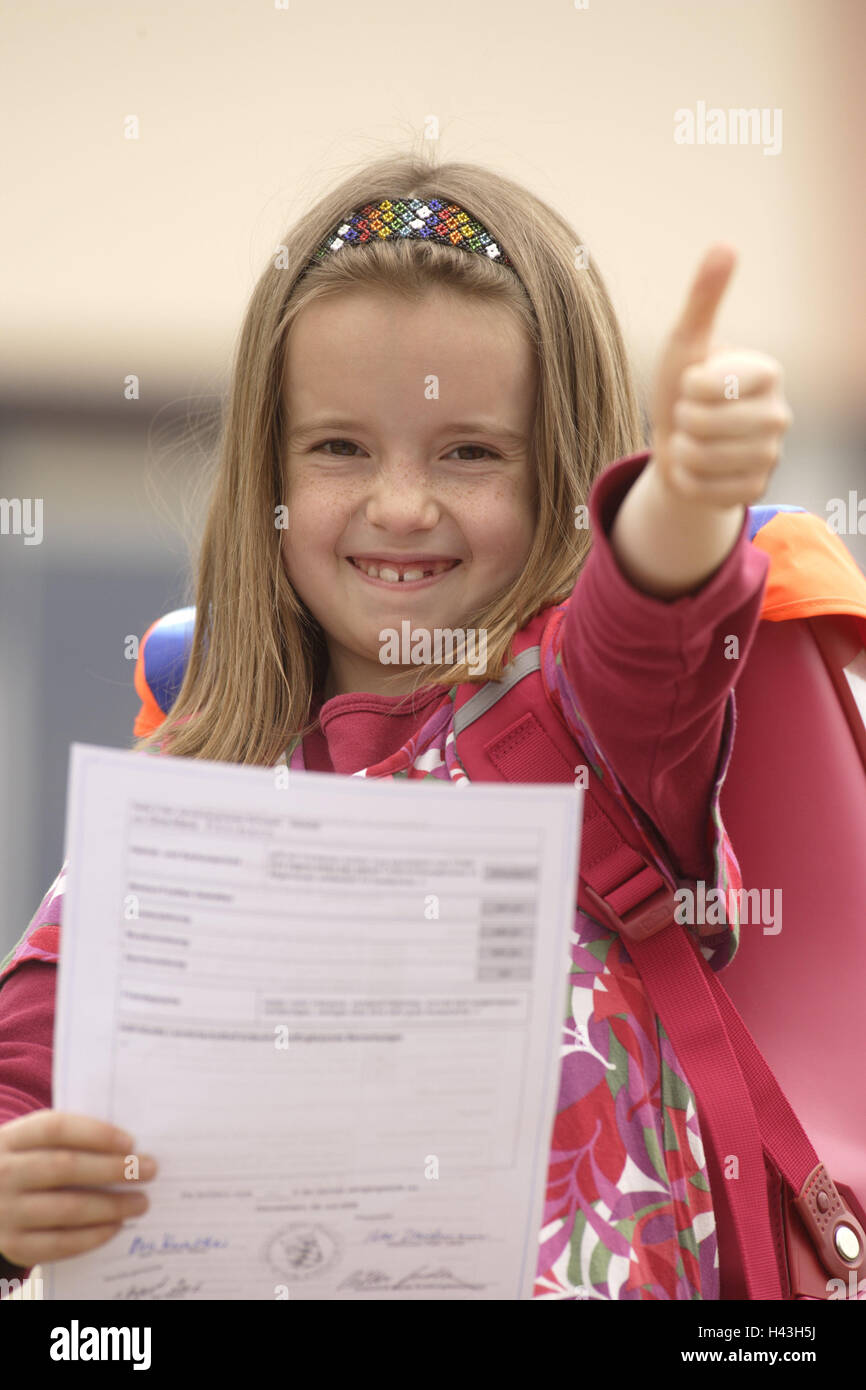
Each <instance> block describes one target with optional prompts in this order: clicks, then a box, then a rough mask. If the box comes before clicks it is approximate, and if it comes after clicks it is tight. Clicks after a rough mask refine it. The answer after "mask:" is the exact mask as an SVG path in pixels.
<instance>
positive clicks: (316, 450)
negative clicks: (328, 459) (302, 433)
mask: <svg viewBox="0 0 866 1390" xmlns="http://www.w3.org/2000/svg"><path fill="white" fill-rule="evenodd" d="M326 444H348V446H349V448H350V449H357V447H358V446H357V444H353V443H352V441H351V440H350V439H323V440H322V442H321V444H314V445H313V452H314V453H319V452H324V448H325V445H326ZM333 457H336V458H352V455H351V454H344V453H338V454H336V455H334V456H333Z"/></svg>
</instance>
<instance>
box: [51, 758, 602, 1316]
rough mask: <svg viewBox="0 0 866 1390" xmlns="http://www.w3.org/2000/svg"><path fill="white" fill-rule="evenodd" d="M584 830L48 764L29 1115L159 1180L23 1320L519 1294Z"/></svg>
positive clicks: (564, 821)
mask: <svg viewBox="0 0 866 1390" xmlns="http://www.w3.org/2000/svg"><path fill="white" fill-rule="evenodd" d="M582 810H583V791H582V789H581V788H579V787H573V786H568V785H558V786H545V785H541V784H538V785H520V786H506V785H505V784H491V783H474V784H472V785H471V786H470V785H468V784H463V785H460V786H454V785H450V784H448V783H444V782H438V781H434V780H433V779H428V780H425V781H418V782H409V781H404V782H400V781H397V782H392V781H384V780H377V779H367V778H363V777H341V776H336V775H331V774H326V773H305V772H288V770H287V769H286V768H282V769H270V768H251V767H241V766H237V765H233V764H223V763H215V762H204V761H199V760H195V759H186V758H171V757H164V756H162V757H154V756H148V755H146V754H142V753H137V752H132V751H130V752H117V751H114V750H112V749H107V748H98V747H92V746H89V745H84V744H74V745H73V746H72V750H71V759H70V777H69V799H68V811H67V831H66V855H67V857H68V859H69V870H68V878H67V891H66V898H65V904H64V916H63V925H62V930H61V947H60V966H59V972H60V973H59V983H58V1008H57V1020H56V1030H55V1046H54V1078H53V1080H54V1097H53V1104H54V1107H55V1108H56V1109H59V1110H71V1111H75V1112H78V1113H81V1114H85V1115H92V1116H95V1117H97V1118H99V1119H104V1120H108V1121H110V1122H111V1123H113V1124H116V1125H118V1126H119V1127H120V1128H122V1129H125V1130H128V1131H129V1132H130V1133H131V1134H132V1135H133V1136H134V1138H135V1147H136V1152H138V1153H151V1154H153V1155H154V1156H155V1158H156V1159H157V1162H158V1163H159V1173H158V1175H157V1177H156V1178H155V1179H153V1180H152V1181H151V1182H148V1183H145V1184H144V1185H143V1186H144V1190H145V1191H146V1192H147V1193H148V1195H149V1197H150V1208H149V1210H148V1211H147V1212H146V1213H145V1214H144V1216H143V1217H138V1218H135V1219H134V1220H132V1221H130V1222H128V1223H126V1224H125V1225H124V1226H123V1227H122V1228H121V1230H120V1231H119V1232H118V1233H117V1234H116V1235H115V1236H114V1237H113V1238H112V1239H111V1240H110V1241H109V1242H107V1243H106V1244H105V1245H103V1246H101V1247H100V1248H99V1249H98V1250H95V1251H93V1252H91V1253H90V1254H87V1255H82V1256H78V1257H75V1258H72V1259H67V1260H61V1261H58V1262H57V1263H55V1264H53V1265H46V1266H45V1267H44V1277H45V1284H44V1288H45V1296H46V1297H47V1298H55V1299H63V1298H72V1299H79V1298H81V1299H105V1300H128V1299H269V1300H274V1299H280V1298H288V1299H370V1298H373V1299H399V1300H412V1299H423V1300H431V1299H520V1298H530V1297H531V1296H532V1290H533V1282H534V1276H535V1271H536V1264H537V1259H538V1244H539V1232H540V1229H541V1223H542V1219H543V1205H544V1191H545V1184H546V1178H547V1166H548V1158H549V1150H550V1137H551V1129H552V1125H553V1120H554V1116H555V1109H556V1100H557V1092H558V1083H559V1070H560V1045H561V1031H562V1023H563V1019H564V1017H565V1014H566V1012H567V1007H566V1006H567V998H568V985H569V960H570V950H569V946H570V935H571V931H572V928H573V922H574V905H575V893H576V881H577V879H576V875H577V863H578V853H579V836H580V826H581V819H582ZM120 1186H122V1185H118V1189H119V1188H120ZM126 1190H129V1186H128V1185H127V1189H126Z"/></svg>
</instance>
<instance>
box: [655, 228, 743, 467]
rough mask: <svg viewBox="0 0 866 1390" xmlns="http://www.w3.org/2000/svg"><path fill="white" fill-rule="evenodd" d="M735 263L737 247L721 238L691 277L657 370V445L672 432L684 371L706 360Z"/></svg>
mask: <svg viewBox="0 0 866 1390" xmlns="http://www.w3.org/2000/svg"><path fill="white" fill-rule="evenodd" d="M736 263H737V251H736V248H735V247H733V246H729V245H728V244H727V243H726V242H719V243H717V244H716V245H715V246H712V247H710V249H709V250H708V251H707V252H706V254H705V256H704V258H703V260H702V261H701V264H700V266H699V267H698V270H697V273H696V274H695V277H694V279H693V280H692V283H691V287H690V289H689V293H688V296H687V298H686V302H685V304H684V306H683V309H682V312H681V313H680V316H679V318H678V319H677V321H676V323H675V324H674V327H673V330H672V332H671V334H670V336H669V338H668V340H667V343H666V344H665V347H664V350H663V352H662V355H661V359H660V361H659V365H658V369H657V371H656V379H655V386H654V390H653V399H652V409H651V429H652V437H653V441H654V443H655V444H656V445H658V444H661V443H662V442H663V440H664V439H666V438H667V436H668V435H669V434H670V432H671V429H672V416H673V409H674V406H675V404H676V402H677V399H678V398H679V392H680V378H681V377H682V374H683V372H684V371H685V369H686V367H690V366H691V365H692V364H693V363H696V362H703V360H704V358H705V357H706V356H707V355H708V352H709V348H710V342H711V339H712V333H713V326H714V323H715V318H716V313H717V311H718V308H719V305H720V303H721V301H722V296H723V295H724V293H725V290H726V289H727V287H728V284H729V282H730V279H731V276H732V275H733V272H734V267H735V266H736Z"/></svg>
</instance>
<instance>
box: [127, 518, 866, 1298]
mask: <svg viewBox="0 0 866 1390" xmlns="http://www.w3.org/2000/svg"><path fill="white" fill-rule="evenodd" d="M748 510H749V522H748V525H749V536H750V539H751V540H752V543H753V544H755V545H757V546H758V547H760V548H762V549H764V550H765V551H766V552H767V553H768V554H769V556H770V570H769V573H768V576H767V583H766V587H765V592H764V599H763V606H762V612H761V622H760V623H759V626H758V631H757V633H756V636H755V638H754V641H753V645H752V648H751V651H750V654H749V659H748V662H747V663H746V666H745V668H744V670H743V672H742V673H741V674H740V677H739V679H738V682H737V685H736V691H735V697H736V713H737V719H736V734H735V737H734V744H733V750H732V754H731V761H730V765H729V769H728V774H727V777H726V780H725V784H724V787H723V789H722V796H721V802H722V814H723V819H724V822H725V826H726V828H727V830H728V833H729V835H730V838H731V841H732V843H733V845H734V848H735V852H736V855H737V859H738V862H739V865H740V868H741V872H742V883H741V884H738V885H735V886H736V887H739V886H743V887H746V888H747V887H749V886H750V885H758V886H762V885H764V886H765V885H767V884H779V885H781V886H782V892H783V900H784V902H785V912H784V931H782V932H781V933H780V934H779V938H778V941H777V942H774V951H773V953H772V957H771V953H770V952H769V951H767V949H766V947H765V946H762V944H761V938H760V937H758V936H757V935H756V934H755V933H753V932H750V931H749V930H745V931H743V930H741V932H740V944H739V948H738V951H737V954H736V956H735V958H734V961H733V962H732V963H731V965H729V966H728V967H727V968H726V969H725V971H724V974H725V980H726V982H730V983H729V988H728V989H726V988H725V987H724V986H723V985H722V983H721V981H720V980H719V978H718V974H717V973H716V971H714V970H713V969H712V968H711V967H710V966H709V965H708V963H707V961H706V960H705V959H704V957H703V955H702V954H701V951H700V949H699V947H698V945H697V943H696V941H695V940H694V938H693V937H692V936H691V935H690V934H689V932H688V931H687V929H686V927H685V926H684V925H681V924H680V923H679V922H678V921H677V920H676V918H675V908H676V902H675V899H674V892H675V889H676V887H677V885H678V884H679V885H680V886H682V884H683V882H684V881H683V880H682V879H677V878H676V877H675V875H674V872H673V870H670V871H669V873H668V875H667V878H666V877H664V876H663V875H662V874H661V873H660V872H659V870H658V868H657V866H656V863H655V862H654V861H653V860H652V859H651V858H650V856H649V854H648V852H647V846H646V844H645V843H644V842H643V841H642V839H641V837H640V835H639V834H638V832H637V830H636V828H635V825H634V824H633V822H632V821H631V820H630V818H629V817H628V815H627V814H626V812H625V810H624V808H623V806H622V805H621V803H620V802H619V800H618V798H617V797H616V796H614V795H613V793H612V792H611V791H610V789H609V788H608V787H606V786H605V785H604V784H603V783H602V781H601V780H600V778H599V777H597V776H596V775H595V774H594V772H593V771H592V769H590V775H589V778H588V783H587V784H586V785H585V787H584V815H583V829H582V836H581V852H580V872H579V883H578V893H577V905H578V907H579V908H581V909H582V910H583V911H584V912H586V913H587V914H588V915H589V916H590V917H592V918H594V919H595V920H596V921H597V922H599V923H601V924H602V925H604V926H606V927H608V928H610V929H612V930H615V931H617V932H618V933H619V934H620V935H621V937H622V938H623V939H624V940H625V943H626V948H627V952H628V954H629V955H630V956H631V959H632V962H633V964H634V966H635V967H636V969H637V970H638V972H639V974H640V976H641V979H642V981H643V984H644V987H645V989H646V991H647V994H648V996H649V999H650V1002H651V1004H652V1007H653V1009H654V1010H655V1012H656V1014H657V1015H658V1017H659V1019H660V1020H661V1023H662V1025H663V1027H664V1030H665V1032H666V1034H667V1036H668V1037H669V1038H670V1039H671V1042H672V1044H673V1046H674V1048H675V1051H676V1053H677V1056H678V1057H679V1059H680V1061H681V1063H682V1066H683V1069H684V1071H685V1074H686V1076H687V1077H688V1080H689V1084H690V1086H691V1088H692V1090H693V1092H694V1095H695V1099H696V1103H697V1107H698V1115H699V1121H700V1125H701V1132H702V1135H703V1138H704V1143H705V1149H706V1155H707V1165H708V1171H709V1173H710V1178H711V1189H712V1197H713V1207H714V1211H715V1215H716V1227H717V1235H718V1243H719V1261H720V1277H721V1289H722V1297H723V1298H737V1297H743V1298H749V1299H826V1298H828V1297H834V1298H835V1297H858V1295H859V1296H860V1297H862V1296H864V1294H866V1281H864V1282H862V1283H861V1281H863V1280H864V1276H866V1232H864V1227H866V1212H864V1206H863V1204H864V1203H866V1101H864V1100H863V1099H862V1097H863V1096H864V1086H863V1082H862V1080H861V1075H860V1073H861V1071H862V1062H861V1058H862V1043H860V1042H859V1038H858V1035H859V1034H860V1033H861V1032H862V1022H861V1018H862V999H863V994H864V985H866V931H864V928H863V921H862V917H863V908H862V904H863V902H864V899H866V877H864V872H866V855H864V853H863V842H864V838H866V724H864V717H866V651H864V647H866V577H864V575H863V573H862V572H861V571H860V569H859V567H858V566H857V565H856V563H855V562H854V560H853V558H852V556H851V555H850V554H849V552H848V551H847V550H846V548H845V546H844V545H843V544H842V542H841V541H840V540H839V539H838V537H837V536H835V535H834V534H833V533H832V532H831V531H830V529H829V527H828V526H827V524H826V523H825V522H824V521H822V520H821V519H819V518H818V517H816V516H813V515H811V514H809V513H807V512H805V511H804V510H803V509H802V508H799V507H773V506H762V507H750V508H749V509H748ZM564 611H565V609H564V606H563V605H558V606H554V607H553V608H548V609H545V610H543V611H542V612H540V613H538V614H536V616H535V617H534V618H533V620H532V621H531V622H530V623H529V624H528V625H527V626H526V627H524V629H523V630H522V631H521V632H520V633H518V634H517V635H516V636H515V638H514V640H513V642H512V648H511V660H510V662H509V664H508V665H507V666H506V667H505V669H504V670H503V673H502V678H501V680H500V681H488V682H486V683H485V684H484V685H481V686H473V685H469V684H467V685H464V686H461V687H460V688H459V689H458V691H457V695H456V701H455V704H456V709H455V720H454V733H455V746H456V751H457V755H458V757H459V759H460V761H461V763H462V764H463V766H464V768H465V770H466V773H467V776H468V777H469V779H470V781H472V780H477V781H506V782H521V781H526V782H571V783H573V782H574V780H575V767H574V755H575V744H574V739H573V736H572V734H571V733H570V731H569V730H568V728H567V726H566V725H565V723H564V721H563V719H562V716H561V715H560V713H559V712H558V711H557V709H556V708H555V706H554V705H553V704H552V703H551V702H550V700H549V698H548V695H547V693H546V690H545V686H544V683H543V681H542V678H541V667H542V662H543V660H544V656H545V652H544V651H543V649H542V643H544V644H545V645H546V644H549V643H550V642H551V641H552V640H553V638H554V633H555V629H556V625H557V623H558V622H559V621H561V619H562V617H563V616H564ZM194 618H195V610H194V609H192V608H186V609H181V610H178V611H176V612H174V613H170V614H167V615H166V616H165V617H164V618H161V619H159V620H158V621H157V622H156V623H154V624H152V625H151V627H150V628H149V629H148V631H147V633H146V634H145V637H144V639H143V640H142V643H141V647H140V651H139V657H138V663H137V666H136V673H135V686H136V690H137V691H138V694H139V696H140V697H141V700H142V708H141V711H140V712H139V715H138V717H137V719H136V722H135V733H136V734H137V735H139V736H140V735H143V734H145V733H147V732H149V731H150V730H151V729H153V728H155V727H157V726H158V725H159V724H161V723H162V721H163V720H164V718H165V715H166V713H167V712H168V710H169V709H170V708H171V704H172V703H173V701H174V699H175V698H176V695H177V692H178V690H179V689H180V684H181V681H182V679H183V673H184V669H185V665H186V661H187V658H188V654H189V649H190V645H191V641H192V631H193V624H194ZM816 866H817V872H816ZM810 873H811V879H810ZM804 875H805V877H804ZM816 879H817V880H818V882H817V887H816V885H815V880H816ZM816 909H817V910H818V911H819V912H820V917H819V918H818V926H819V932H820V936H821V937H824V938H827V937H830V936H832V942H831V944H832V945H835V947H836V948H837V953H838V954H837V957H836V958H839V957H841V958H842V959H844V960H845V966H844V968H843V969H842V970H840V969H839V968H838V965H834V964H833V961H834V956H833V953H832V952H831V951H830V950H829V949H826V948H823V949H822V943H821V941H820V940H819V942H818V946H819V949H818V951H816V949H815V931H816V923H815V917H814V913H815V911H816ZM816 958H823V961H824V965H823V969H824V973H825V975H826V980H824V981H823V983H821V982H819V983H820V985H821V987H820V988H815V987H814V981H815V973H816ZM819 963H820V961H819ZM770 966H772V969H770ZM819 973H820V971H819ZM737 1003H739V1004H740V1005H741V1009H742V1013H741V1012H740V1010H738V1008H737V1007H736V1004H737ZM743 1014H744V1015H745V1016H746V1019H747V1020H748V1021H749V1022H751V1024H752V1028H753V1029H754V1031H755V1033H756V1034H757V1036H758V1038H759V1040H760V1043H761V1047H759V1046H758V1042H757V1041H756V1040H755V1038H754V1037H753V1035H752V1033H751V1032H750V1031H749V1029H748V1028H747V1026H746V1021H744V1017H743ZM840 1020H841V1022H842V1024H843V1025H844V1027H847V1030H848V1035H847V1037H845V1038H843V1042H844V1043H845V1046H843V1049H842V1050H843V1052H844V1057H843V1059H842V1060H841V1061H840V1059H839V1056H838V1036H837V1034H838V1025H839V1022H840ZM844 1027H843V1032H844ZM834 1042H835V1043H836V1047H835V1049H834ZM848 1044H850V1046H849V1045H848ZM762 1049H763V1050H765V1051H767V1052H768V1053H769V1054H770V1057H771V1059H772V1069H771V1065H770V1064H769V1062H768V1061H767V1060H766V1059H765V1057H764V1055H763V1051H762ZM776 1071H779V1072H780V1073H784V1081H785V1088H784V1090H783V1088H782V1086H781V1085H780V1083H779V1080H778V1079H777V1077H776V1075H775V1072H776ZM786 1092H790V1093H791V1094H794V1095H795V1099H796V1104H797V1109H798V1110H799V1111H800V1113H801V1114H803V1115H806V1116H808V1117H809V1124H810V1129H811V1128H812V1120H813V1117H815V1118H816V1127H815V1128H814V1130H813V1132H814V1133H815V1134H816V1135H817V1134H818V1133H819V1132H820V1141H819V1148H820V1151H821V1153H822V1154H823V1156H824V1158H825V1159H826V1160H827V1164H828V1166H826V1167H825V1164H824V1163H823V1162H822V1161H821V1158H819V1155H818V1152H817V1151H816V1148H815V1147H814V1146H813V1143H812V1141H811V1140H810V1138H809V1137H808V1135H807V1133H806V1131H805V1130H804V1128H803V1126H802V1124H801V1123H800V1121H799V1119H798V1118H797V1114H796V1113H795V1110H794V1108H793V1106H792V1105H791V1104H790V1103H789V1100H788V1098H787V1095H786ZM852 1098H853V1099H852ZM731 1155H736V1157H737V1161H738V1173H739V1175H738V1177H737V1178H736V1179H735V1180H727V1179H726V1178H725V1176H723V1165H724V1163H725V1161H726V1159H727V1158H729V1156H731ZM832 1174H835V1176H836V1181H835V1182H834V1180H833V1176H832ZM843 1174H844V1176H845V1178H846V1181H845V1182H843V1181H842V1180H841V1179H842V1175H843ZM831 1289H835V1290H837V1292H833V1293H831V1292H830V1291H831Z"/></svg>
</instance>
